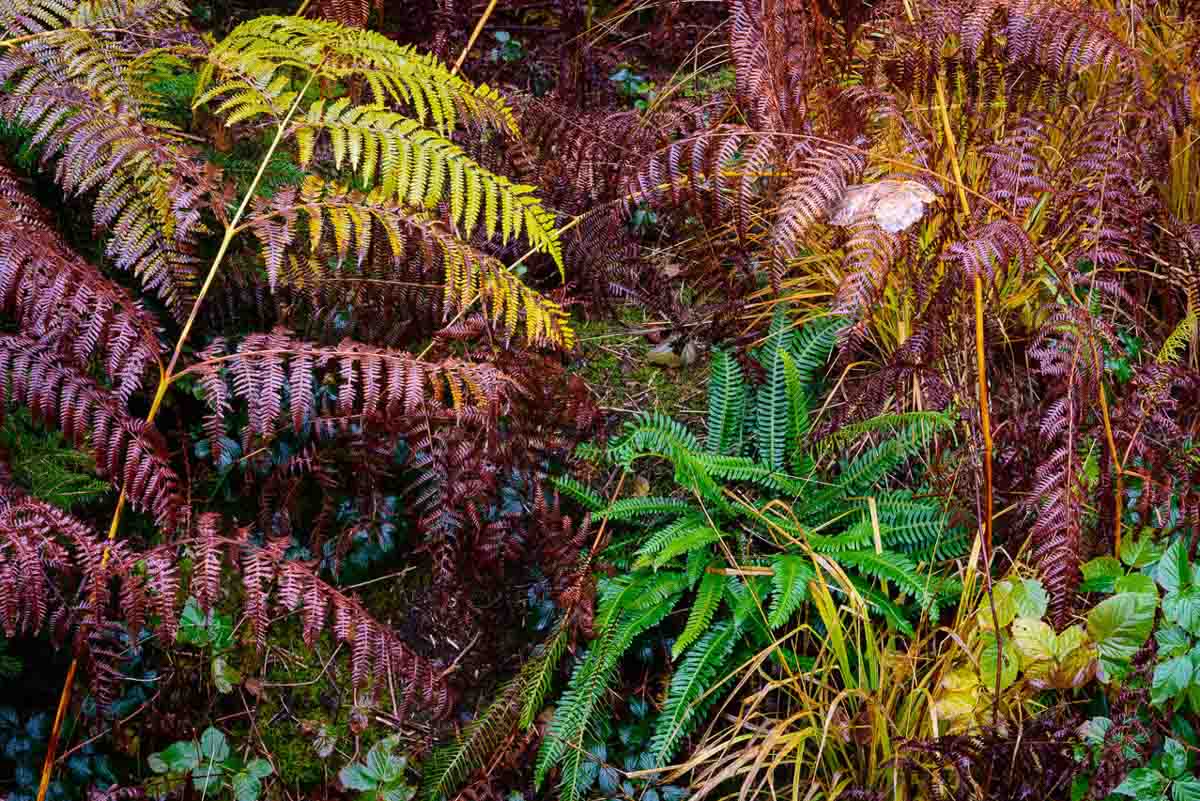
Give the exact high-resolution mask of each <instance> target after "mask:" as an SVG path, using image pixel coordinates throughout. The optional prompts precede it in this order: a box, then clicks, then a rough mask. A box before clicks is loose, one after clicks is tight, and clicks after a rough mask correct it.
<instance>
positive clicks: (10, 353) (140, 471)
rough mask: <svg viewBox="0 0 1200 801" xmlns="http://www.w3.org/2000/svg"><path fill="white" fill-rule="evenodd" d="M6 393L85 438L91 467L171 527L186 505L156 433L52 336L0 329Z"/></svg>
mask: <svg viewBox="0 0 1200 801" xmlns="http://www.w3.org/2000/svg"><path fill="white" fill-rule="evenodd" d="M9 400H12V401H16V402H17V403H20V404H23V405H24V406H26V407H28V409H29V410H30V412H32V413H33V415H34V417H35V418H39V419H42V420H46V421H48V422H52V423H55V424H57V425H58V427H59V428H60V429H61V430H62V432H63V433H64V434H65V435H66V436H67V438H68V439H69V440H70V441H71V442H73V443H74V444H75V445H76V446H78V447H82V446H85V445H86V446H89V447H90V448H91V450H92V452H93V453H94V454H95V456H96V468H97V470H98V471H99V472H100V473H101V474H102V475H104V476H106V477H108V478H109V479H110V480H111V481H113V482H114V483H115V484H117V485H118V486H121V487H123V488H124V489H125V492H126V494H127V495H128V496H129V499H130V501H131V502H132V503H133V505H134V507H135V508H137V509H143V510H146V511H148V512H150V513H151V514H153V515H154V519H155V522H156V523H158V525H159V526H161V527H162V528H164V529H173V528H174V527H175V526H176V525H177V524H178V523H179V522H180V520H181V519H182V516H183V515H184V514H185V512H186V509H185V506H184V502H183V498H182V495H181V493H180V481H179V477H178V476H177V475H176V474H175V471H174V470H173V469H172V468H171V465H170V463H169V459H168V456H167V448H166V443H165V441H164V440H163V437H162V435H161V434H159V433H158V431H157V430H155V429H154V428H153V427H152V426H150V425H147V424H146V423H145V422H143V421H141V420H138V419H135V418H133V417H131V416H130V415H129V413H128V412H127V411H126V409H125V404H124V402H123V401H121V399H120V398H119V397H118V396H117V395H116V393H114V392H113V391H112V390H108V389H105V388H104V387H101V386H100V385H99V384H97V383H96V382H95V381H94V380H93V379H91V378H89V377H88V376H87V375H85V374H83V373H82V372H81V371H79V370H78V369H76V368H74V367H72V366H70V365H69V364H66V363H64V361H63V359H62V358H61V357H60V355H59V353H58V351H57V348H56V347H55V346H54V344H53V343H48V342H46V341H39V340H35V339H32V338H30V337H26V336H22V335H19V334H13V335H8V336H3V337H0V403H4V402H7V401H9Z"/></svg>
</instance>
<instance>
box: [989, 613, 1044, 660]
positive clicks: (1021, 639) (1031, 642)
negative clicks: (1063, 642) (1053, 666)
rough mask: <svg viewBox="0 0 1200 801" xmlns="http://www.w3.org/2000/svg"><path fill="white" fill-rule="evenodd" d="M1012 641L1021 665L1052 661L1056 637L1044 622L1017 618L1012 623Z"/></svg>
mask: <svg viewBox="0 0 1200 801" xmlns="http://www.w3.org/2000/svg"><path fill="white" fill-rule="evenodd" d="M1012 641H1013V645H1015V646H1016V649H1017V652H1018V653H1019V654H1020V655H1021V664H1022V665H1026V666H1028V665H1031V664H1033V663H1034V662H1046V661H1049V660H1051V659H1053V658H1054V653H1055V650H1056V646H1057V644H1058V643H1057V641H1058V637H1057V636H1056V635H1055V634H1054V629H1052V628H1051V627H1050V624H1049V623H1047V622H1045V621H1044V620H1031V619H1030V618H1026V617H1019V618H1017V619H1016V620H1014V621H1013V625H1012ZM994 669H995V665H994V664H993V670H994Z"/></svg>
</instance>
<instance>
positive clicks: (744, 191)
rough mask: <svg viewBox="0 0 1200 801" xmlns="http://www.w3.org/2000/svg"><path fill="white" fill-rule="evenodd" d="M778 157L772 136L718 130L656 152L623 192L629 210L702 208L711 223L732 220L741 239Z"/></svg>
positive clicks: (740, 129) (733, 129)
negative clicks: (640, 205)
mask: <svg viewBox="0 0 1200 801" xmlns="http://www.w3.org/2000/svg"><path fill="white" fill-rule="evenodd" d="M777 156H778V151H777V150H776V142H775V139H774V138H773V137H771V136H769V135H758V134H756V133H755V132H754V131H751V130H750V129H748V128H745V127H743V126H740V125H722V126H718V127H716V128H714V129H712V130H711V131H708V132H705V133H702V134H697V135H696V136H693V137H689V138H687V139H682V140H680V141H678V142H672V143H671V144H670V145H668V146H667V147H666V148H664V149H662V150H660V151H658V152H657V153H654V154H653V155H652V156H650V158H648V159H647V160H646V162H645V164H644V165H643V166H642V167H641V168H640V169H639V170H638V171H637V173H636V174H635V175H634V177H633V178H632V180H631V181H630V187H629V191H628V192H627V193H626V194H627V196H628V197H629V198H630V200H631V203H630V207H631V208H632V206H633V204H636V203H637V202H639V201H646V202H649V203H651V204H662V203H664V202H669V203H670V204H671V205H679V204H681V203H683V202H684V201H689V200H690V201H694V202H698V203H699V204H706V205H707V207H708V209H709V214H710V216H711V218H712V219H714V220H715V221H718V222H719V223H723V222H725V221H728V220H729V218H730V217H733V218H734V219H735V220H736V222H737V225H738V231H739V234H742V235H744V234H745V231H746V230H747V228H748V227H749V219H750V216H751V208H752V207H753V205H754V201H755V199H756V197H757V195H758V194H759V193H760V189H761V186H762V183H763V179H764V178H767V177H769V175H768V173H769V171H770V165H771V163H772V162H773V160H774V159H775V158H776V157H777Z"/></svg>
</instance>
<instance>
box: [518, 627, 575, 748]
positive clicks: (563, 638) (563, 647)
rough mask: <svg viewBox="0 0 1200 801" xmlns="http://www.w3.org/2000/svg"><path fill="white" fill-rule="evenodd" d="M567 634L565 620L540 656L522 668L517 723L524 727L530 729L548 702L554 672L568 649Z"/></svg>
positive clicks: (546, 643) (542, 649) (543, 647)
mask: <svg viewBox="0 0 1200 801" xmlns="http://www.w3.org/2000/svg"><path fill="white" fill-rule="evenodd" d="M567 634H568V628H567V626H566V624H565V621H564V622H563V623H561V624H559V626H558V627H557V629H555V631H554V633H553V634H552V635H550V638H549V639H548V640H547V641H546V642H545V644H544V645H543V646H542V647H541V649H540V652H539V654H538V656H537V657H536V658H534V659H531V660H530V661H529V662H527V663H526V664H525V667H524V668H522V671H521V672H522V678H523V684H524V688H523V689H522V698H521V715H520V717H519V718H518V721H517V725H519V726H520V727H521V728H522V729H528V728H529V727H530V726H532V725H533V721H534V719H535V718H536V717H537V714H538V712H540V711H541V709H542V706H543V705H544V704H545V703H546V697H547V696H548V695H549V694H550V687H551V686H552V685H553V684H554V674H555V673H556V672H557V671H558V664H559V662H561V661H562V657H563V654H564V653H566V651H567V641H568V639H569V637H568V636H567Z"/></svg>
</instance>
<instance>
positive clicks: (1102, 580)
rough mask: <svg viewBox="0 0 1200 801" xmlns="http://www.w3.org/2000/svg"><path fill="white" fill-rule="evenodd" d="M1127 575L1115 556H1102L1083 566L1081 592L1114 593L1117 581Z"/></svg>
mask: <svg viewBox="0 0 1200 801" xmlns="http://www.w3.org/2000/svg"><path fill="white" fill-rule="evenodd" d="M1123 575H1125V568H1124V567H1122V566H1121V563H1120V562H1119V561H1117V559H1116V557H1113V556H1101V557H1098V558H1096V559H1092V560H1091V561H1089V562H1085V563H1084V565H1083V584H1081V585H1080V587H1079V590H1080V591H1081V592H1112V591H1113V586H1114V584H1115V583H1116V580H1117V579H1118V578H1120V577H1121V576H1123Z"/></svg>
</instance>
